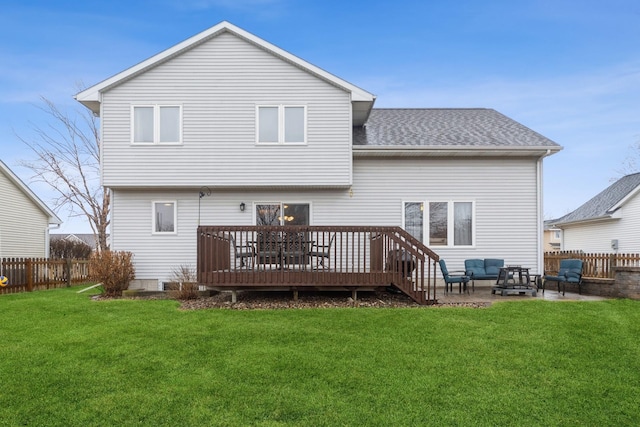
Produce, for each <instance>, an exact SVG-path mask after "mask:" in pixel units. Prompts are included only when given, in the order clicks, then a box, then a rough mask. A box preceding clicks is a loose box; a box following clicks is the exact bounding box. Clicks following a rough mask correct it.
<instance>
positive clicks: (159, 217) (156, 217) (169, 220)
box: [152, 201, 177, 234]
mask: <svg viewBox="0 0 640 427" xmlns="http://www.w3.org/2000/svg"><path fill="white" fill-rule="evenodd" d="M152 214H153V220H152V222H153V228H152V232H153V234H175V233H176V232H177V228H176V214H177V203H176V202H175V201H168V202H153V204H152Z"/></svg>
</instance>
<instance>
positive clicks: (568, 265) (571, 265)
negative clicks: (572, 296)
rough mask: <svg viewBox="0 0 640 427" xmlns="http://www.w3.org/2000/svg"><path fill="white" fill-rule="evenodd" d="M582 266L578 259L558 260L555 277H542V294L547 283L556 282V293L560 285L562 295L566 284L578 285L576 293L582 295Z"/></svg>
mask: <svg viewBox="0 0 640 427" xmlns="http://www.w3.org/2000/svg"><path fill="white" fill-rule="evenodd" d="M582 266H583V262H582V260H579V259H563V260H560V269H559V270H558V273H557V274H556V275H552V274H547V275H545V276H544V284H543V285H542V293H544V290H545V288H546V287H547V282H558V292H560V284H561V283H562V295H564V292H565V290H566V287H567V283H574V284H576V285H578V293H582V289H581V287H582Z"/></svg>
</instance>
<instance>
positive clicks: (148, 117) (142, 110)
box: [131, 105, 182, 144]
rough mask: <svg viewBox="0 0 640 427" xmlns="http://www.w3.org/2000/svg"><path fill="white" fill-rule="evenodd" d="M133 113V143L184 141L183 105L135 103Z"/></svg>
mask: <svg viewBox="0 0 640 427" xmlns="http://www.w3.org/2000/svg"><path fill="white" fill-rule="evenodd" d="M131 115H132V125H131V129H132V132H131V134H132V135H131V136H132V141H131V142H132V143H134V144H181V143H182V107H180V106H179V105H134V106H133V107H132V112H131Z"/></svg>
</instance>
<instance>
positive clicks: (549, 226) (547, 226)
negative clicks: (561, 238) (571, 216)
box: [543, 219, 560, 231]
mask: <svg viewBox="0 0 640 427" xmlns="http://www.w3.org/2000/svg"><path fill="white" fill-rule="evenodd" d="M555 221H557V220H551V219H546V220H544V223H543V224H544V231H553V230H560V229H559V228H558V227H557V226H556V224H555Z"/></svg>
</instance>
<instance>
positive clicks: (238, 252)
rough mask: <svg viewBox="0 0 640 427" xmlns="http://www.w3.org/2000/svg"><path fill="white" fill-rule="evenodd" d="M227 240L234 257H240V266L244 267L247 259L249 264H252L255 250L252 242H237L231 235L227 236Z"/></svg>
mask: <svg viewBox="0 0 640 427" xmlns="http://www.w3.org/2000/svg"><path fill="white" fill-rule="evenodd" d="M229 240H231V244H232V245H233V251H234V253H235V256H236V259H240V267H241V268H244V267H246V260H247V259H250V260H251V266H253V259H254V257H255V256H256V250H255V248H254V246H253V243H251V242H249V241H245V242H244V243H243V244H237V243H236V238H235V236H233V235H230V236H229Z"/></svg>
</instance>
